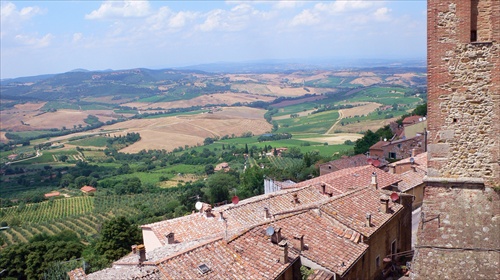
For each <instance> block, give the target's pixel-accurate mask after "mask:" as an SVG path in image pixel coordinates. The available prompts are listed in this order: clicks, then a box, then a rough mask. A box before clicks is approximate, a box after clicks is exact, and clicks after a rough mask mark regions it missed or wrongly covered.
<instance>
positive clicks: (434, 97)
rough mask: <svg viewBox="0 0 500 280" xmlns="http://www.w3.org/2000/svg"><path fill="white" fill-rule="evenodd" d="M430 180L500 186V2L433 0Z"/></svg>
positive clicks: (429, 26) (430, 13) (429, 41)
mask: <svg viewBox="0 0 500 280" xmlns="http://www.w3.org/2000/svg"><path fill="white" fill-rule="evenodd" d="M427 32H428V35H427V36H428V38H427V46H428V47H427V48H428V49H427V50H428V53H427V55H428V58H427V66H428V104H429V105H428V116H429V121H428V122H429V125H428V126H429V127H428V130H429V137H428V144H429V146H428V151H429V163H428V164H429V173H428V176H429V178H430V180H431V181H439V182H444V181H455V182H457V183H459V182H463V183H481V182H484V183H485V184H486V185H490V186H491V185H493V184H497V185H498V184H500V45H499V43H500V1H499V0H428V19H427Z"/></svg>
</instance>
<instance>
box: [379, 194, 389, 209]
mask: <svg viewBox="0 0 500 280" xmlns="http://www.w3.org/2000/svg"><path fill="white" fill-rule="evenodd" d="M389 210H390V209H389V197H388V196H387V195H385V194H383V195H382V196H381V197H380V212H382V213H386V214H387V213H389Z"/></svg>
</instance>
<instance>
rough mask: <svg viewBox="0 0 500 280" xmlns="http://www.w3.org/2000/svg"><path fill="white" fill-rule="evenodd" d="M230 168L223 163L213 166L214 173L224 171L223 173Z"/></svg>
mask: <svg viewBox="0 0 500 280" xmlns="http://www.w3.org/2000/svg"><path fill="white" fill-rule="evenodd" d="M230 169H231V168H230V167H229V163H227V162H223V163H219V164H217V165H216V166H215V168H214V171H221V170H224V171H225V172H227V171H229V170H230Z"/></svg>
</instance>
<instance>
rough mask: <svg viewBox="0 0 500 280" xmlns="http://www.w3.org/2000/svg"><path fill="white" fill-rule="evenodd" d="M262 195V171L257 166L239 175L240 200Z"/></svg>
mask: <svg viewBox="0 0 500 280" xmlns="http://www.w3.org/2000/svg"><path fill="white" fill-rule="evenodd" d="M263 193H264V170H263V169H262V168H260V167H259V166H252V167H250V168H247V169H246V170H245V172H244V173H243V174H242V175H241V184H240V186H239V187H238V196H240V198H241V199H245V198H247V197H251V196H255V195H259V194H263Z"/></svg>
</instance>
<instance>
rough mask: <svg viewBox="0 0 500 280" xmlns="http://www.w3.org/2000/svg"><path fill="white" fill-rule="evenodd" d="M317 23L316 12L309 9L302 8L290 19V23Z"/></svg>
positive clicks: (318, 20)
mask: <svg viewBox="0 0 500 280" xmlns="http://www.w3.org/2000/svg"><path fill="white" fill-rule="evenodd" d="M318 23H320V18H319V16H318V14H316V13H313V12H312V11H311V10H303V11H302V12H301V13H300V14H298V15H296V16H295V17H294V18H293V19H292V22H291V25H292V26H298V25H315V24H318Z"/></svg>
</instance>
